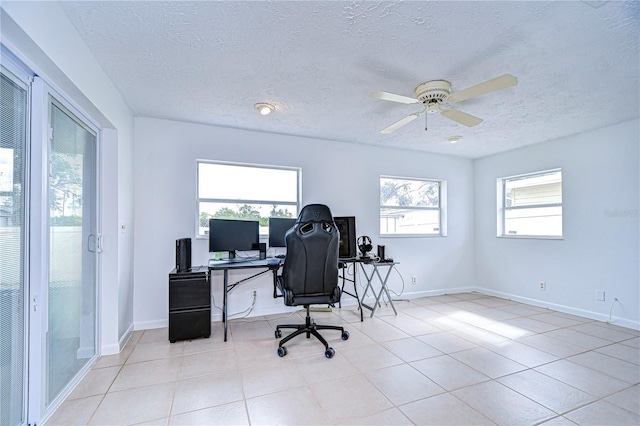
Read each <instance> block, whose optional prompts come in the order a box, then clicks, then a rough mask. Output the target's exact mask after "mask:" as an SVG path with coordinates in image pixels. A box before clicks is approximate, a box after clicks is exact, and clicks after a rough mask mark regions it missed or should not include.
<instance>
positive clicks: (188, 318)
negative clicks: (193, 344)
mask: <svg viewBox="0 0 640 426" xmlns="http://www.w3.org/2000/svg"><path fill="white" fill-rule="evenodd" d="M209 336H211V286H210V285H209V268H207V267H206V266H196V267H193V268H191V269H189V270H188V271H180V272H177V271H176V270H175V269H174V270H173V271H171V272H170V273H169V341H170V342H171V343H174V342H175V341H176V340H187V339H195V338H196V337H209Z"/></svg>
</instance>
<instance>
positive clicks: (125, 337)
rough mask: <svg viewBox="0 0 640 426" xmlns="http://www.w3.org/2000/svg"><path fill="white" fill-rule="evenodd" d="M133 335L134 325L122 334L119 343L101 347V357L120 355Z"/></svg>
mask: <svg viewBox="0 0 640 426" xmlns="http://www.w3.org/2000/svg"><path fill="white" fill-rule="evenodd" d="M131 333H133V324H131V325H129V328H127V330H126V331H125V332H124V333H123V334H122V337H120V339H119V340H118V343H112V344H109V345H102V346H101V347H100V355H115V354H118V353H120V351H122V348H124V345H126V344H127V342H128V341H129V338H131Z"/></svg>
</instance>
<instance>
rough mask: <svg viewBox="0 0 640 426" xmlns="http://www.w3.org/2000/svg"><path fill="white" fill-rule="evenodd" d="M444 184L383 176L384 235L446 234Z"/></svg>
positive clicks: (381, 206)
mask: <svg viewBox="0 0 640 426" xmlns="http://www.w3.org/2000/svg"><path fill="white" fill-rule="evenodd" d="M443 184H444V182H443V181H437V180H426V179H408V178H395V177H388V176H382V177H380V234H381V235H445V233H444V232H443V229H442V226H441V225H442V205H441V204H442V203H441V198H442V192H443V191H442V188H443V186H444V185H443Z"/></svg>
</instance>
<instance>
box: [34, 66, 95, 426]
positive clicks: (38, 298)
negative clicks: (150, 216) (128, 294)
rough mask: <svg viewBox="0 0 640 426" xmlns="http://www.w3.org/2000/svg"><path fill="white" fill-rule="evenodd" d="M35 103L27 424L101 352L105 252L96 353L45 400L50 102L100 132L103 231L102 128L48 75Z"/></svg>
mask: <svg viewBox="0 0 640 426" xmlns="http://www.w3.org/2000/svg"><path fill="white" fill-rule="evenodd" d="M31 99H32V105H31V144H30V145H31V149H30V152H31V157H30V165H31V167H30V183H31V188H30V199H31V203H30V208H29V230H28V232H29V236H30V237H29V240H30V251H29V258H30V259H31V262H29V263H30V264H29V276H30V292H29V317H30V324H29V331H28V335H29V354H28V356H29V363H28V378H29V379H28V404H27V405H28V413H27V420H28V423H29V424H36V423H42V421H43V420H44V419H46V418H47V417H49V416H50V415H51V414H52V412H53V411H54V410H55V409H56V408H57V407H58V406H59V405H60V403H61V402H62V401H63V400H64V398H65V397H66V396H68V394H69V393H70V391H71V390H72V389H73V387H74V386H75V385H76V384H77V383H78V382H79V380H80V379H81V378H82V377H83V376H84V375H85V374H86V372H87V371H89V369H91V367H92V366H93V364H94V363H95V361H96V360H97V358H98V357H99V356H100V341H101V338H100V329H101V327H100V324H101V323H100V319H101V315H100V303H99V300H100V294H101V282H100V276H101V256H100V255H99V253H100V250H99V246H100V241H99V237H98V241H97V242H96V244H97V248H98V250H96V253H95V254H96V260H95V262H96V265H95V322H94V327H95V330H94V337H95V342H94V344H95V354H94V355H93V356H92V357H91V359H90V360H89V362H87V363H86V365H85V366H84V367H83V368H82V369H81V370H80V371H79V372H78V374H76V376H75V377H74V379H72V380H71V381H70V382H69V383H68V384H67V385H66V386H65V388H64V389H63V390H62V391H61V392H60V394H59V395H58V396H57V397H56V398H54V399H53V400H52V401H51V402H50V403H49V404H47V395H46V392H47V367H46V366H47V346H46V335H47V331H48V326H49V324H48V321H49V318H48V287H49V259H50V257H49V256H50V239H49V214H50V213H49V173H50V172H49V170H50V157H51V144H50V135H51V134H50V130H49V129H50V117H49V114H50V104H51V102H52V99H55V102H57V103H59V104H60V105H62V106H64V107H65V108H66V109H67V110H69V111H70V112H71V113H72V114H74V115H75V116H76V117H78V118H79V119H80V120H81V121H82V122H83V123H84V124H85V125H86V126H87V127H89V128H91V129H92V130H93V131H94V132H95V133H96V158H95V170H96V179H95V188H94V196H95V197H96V213H95V214H96V228H97V229H96V231H97V234H98V235H100V232H101V217H100V216H101V215H100V211H101V210H100V209H101V197H100V195H101V194H100V187H101V168H100V158H101V151H102V150H101V131H100V127H99V126H98V125H97V124H96V123H95V122H94V121H93V120H91V119H90V118H89V117H87V115H86V114H84V113H82V111H81V110H80V109H79V108H78V107H76V106H75V105H74V104H72V103H71V102H69V101H68V100H67V99H66V97H65V96H63V95H61V94H59V93H58V92H57V91H56V90H55V89H54V88H52V87H51V86H49V85H48V84H47V83H46V82H45V81H44V80H42V79H41V78H39V77H35V78H34V81H33V83H32V97H31Z"/></svg>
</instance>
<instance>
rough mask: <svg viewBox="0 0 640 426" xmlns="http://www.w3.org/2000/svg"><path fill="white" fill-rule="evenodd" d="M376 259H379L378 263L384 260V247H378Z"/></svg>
mask: <svg viewBox="0 0 640 426" xmlns="http://www.w3.org/2000/svg"><path fill="white" fill-rule="evenodd" d="M378 258H379V259H380V262H382V261H384V260H385V259H386V257H385V256H384V246H381V245H378Z"/></svg>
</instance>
